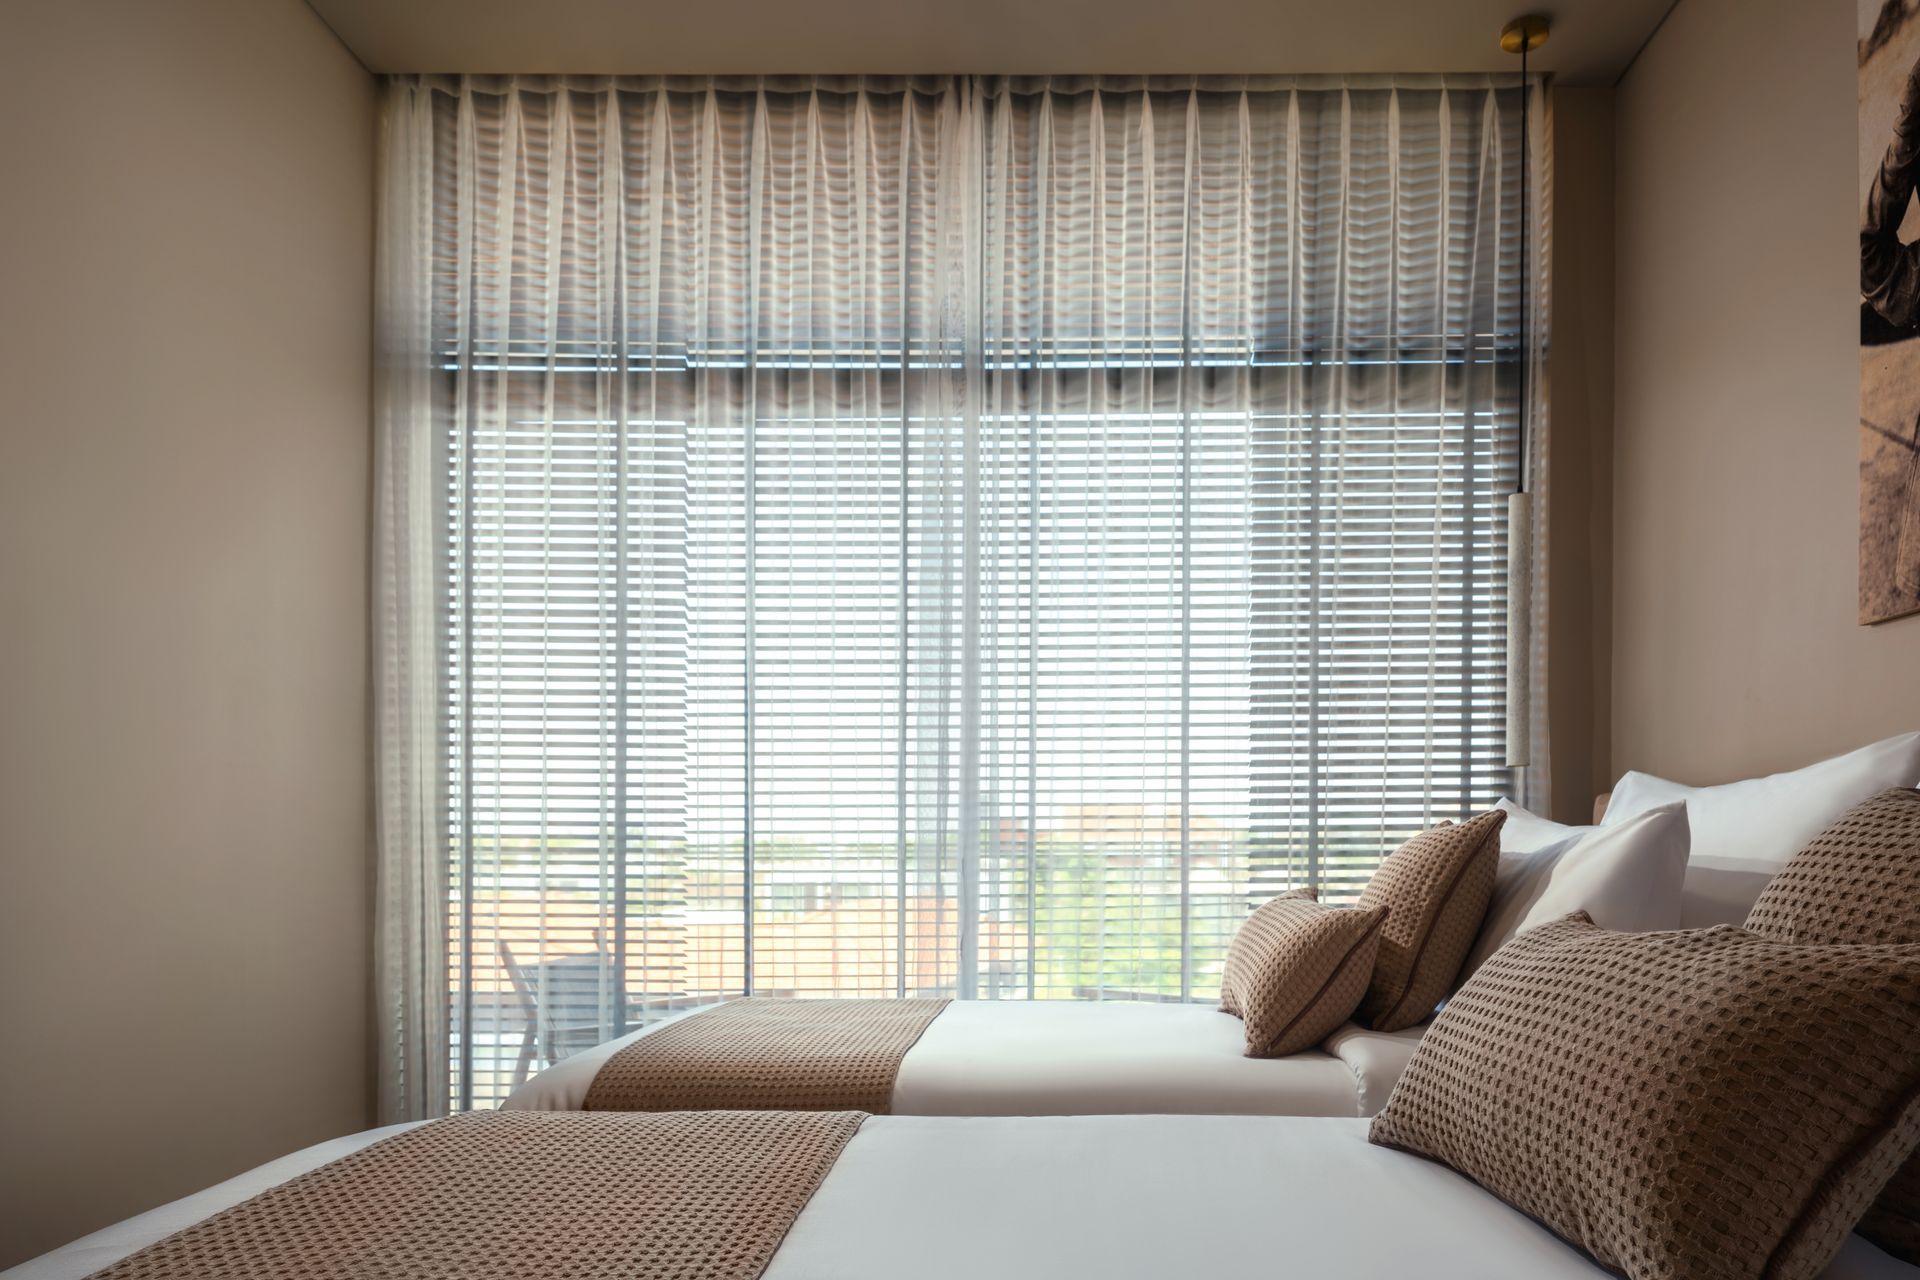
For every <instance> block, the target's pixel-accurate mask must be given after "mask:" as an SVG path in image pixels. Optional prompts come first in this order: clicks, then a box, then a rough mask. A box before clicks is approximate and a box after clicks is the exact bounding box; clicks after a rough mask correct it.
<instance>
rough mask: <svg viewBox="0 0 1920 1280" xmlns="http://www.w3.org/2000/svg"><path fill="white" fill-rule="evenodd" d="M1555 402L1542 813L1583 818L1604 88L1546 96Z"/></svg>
mask: <svg viewBox="0 0 1920 1280" xmlns="http://www.w3.org/2000/svg"><path fill="white" fill-rule="evenodd" d="M1552 190H1553V208H1552V227H1553V254H1552V273H1553V274H1552V280H1551V290H1552V297H1553V324H1552V335H1553V341H1552V346H1551V348H1550V351H1551V355H1550V357H1549V360H1548V365H1547V377H1548V382H1549V392H1550V395H1551V397H1552V404H1553V415H1552V416H1553V423H1552V432H1551V434H1552V447H1551V451H1550V453H1549V483H1548V490H1549V493H1550V495H1551V500H1550V502H1549V503H1548V507H1547V510H1548V511H1549V513H1550V520H1551V531H1550V537H1549V539H1548V546H1549V547H1550V549H1551V550H1550V558H1549V562H1548V583H1549V589H1548V613H1547V617H1548V624H1547V625H1548V652H1549V653H1550V654H1551V655H1552V663H1551V668H1550V675H1549V680H1548V687H1547V698H1548V704H1547V712H1548V724H1549V725H1550V728H1551V734H1552V739H1553V758H1552V770H1553V772H1552V777H1553V795H1552V813H1553V816H1554V817H1556V818H1558V819H1559V820H1560V821H1562V822H1586V821H1587V820H1588V815H1590V814H1591V813H1592V811H1593V797H1594V794H1595V793H1596V792H1598V791H1602V790H1605V789H1606V787H1607V786H1608V785H1609V782H1610V780H1611V779H1610V776H1609V775H1608V772H1607V766H1608V752H1609V745H1608V721H1607V714H1606V712H1607V702H1608V675H1609V672H1608V651H1609V647H1610V646H1609V635H1608V625H1609V621H1608V597H1609V581H1610V575H1611V564H1612V559H1613V543H1612V537H1613V532H1612V530H1613V508H1612V498H1611V490H1610V489H1609V481H1610V477H1611V475H1612V468H1611V466H1610V465H1609V457H1610V455H1611V453H1612V449H1613V235H1614V226H1613V91H1612V90H1610V89H1566V88H1560V89H1556V90H1555V91H1554V95H1553V188H1552Z"/></svg>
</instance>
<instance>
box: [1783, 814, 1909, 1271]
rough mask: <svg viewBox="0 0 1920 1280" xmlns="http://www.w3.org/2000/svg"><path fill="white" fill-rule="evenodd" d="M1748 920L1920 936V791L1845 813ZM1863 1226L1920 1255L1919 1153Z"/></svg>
mask: <svg viewBox="0 0 1920 1280" xmlns="http://www.w3.org/2000/svg"><path fill="white" fill-rule="evenodd" d="M1747 928H1748V929H1750V930H1751V931H1753V932H1754V933H1757V934H1759V935H1760V936H1761V937H1763V938H1774V939H1777V940H1779V941H1781V942H1810V943H1819V942H1829V943H1842V944H1844V943H1859V942H1881V943H1920V791H1914V790H1911V789H1910V788H1907V787H1895V788H1893V789H1892V790H1891V791H1882V792H1881V793H1880V794H1879V795H1877V796H1874V797H1873V798H1872V799H1871V800H1866V801H1863V802H1861V803H1860V804H1858V805H1855V806H1854V807H1853V808H1852V809H1849V810H1848V811H1847V812H1846V813H1844V814H1842V815H1840V819H1839V821H1837V822H1835V823H1834V824H1833V825H1832V826H1831V827H1828V828H1827V829H1826V830H1825V831H1823V832H1821V833H1820V834H1819V835H1818V836H1815V837H1814V839H1813V842H1812V843H1811V844H1809V845H1808V846H1807V847H1806V848H1804V849H1802V850H1801V851H1800V852H1799V853H1797V854H1795V855H1794V857H1793V861H1791V862H1789V863H1788V864H1787V865H1786V866H1785V867H1784V868H1782V869H1781V872H1780V874H1779V875H1777V876H1775V877H1774V878H1773V880H1772V881H1771V882H1770V883H1769V884H1768V885H1767V888H1766V891H1765V892H1764V893H1762V894H1761V895H1760V901H1758V902H1756V903H1754V905H1753V911H1752V913H1751V914H1749V915H1748V916H1747ZM1860 1234H1861V1235H1863V1236H1865V1237H1867V1239H1869V1240H1871V1241H1873V1242H1874V1243H1875V1244H1877V1245H1879V1246H1880V1247H1881V1248H1882V1249H1885V1250H1886V1251H1887V1252H1888V1253H1891V1254H1894V1255H1895V1256H1897V1257H1901V1258H1904V1259H1906V1260H1907V1261H1908V1262H1913V1263H1920V1156H1916V1157H1915V1158H1913V1159H1911V1160H1909V1161H1907V1163H1906V1164H1905V1165H1903V1166H1901V1169H1900V1172H1898V1173H1896V1174H1894V1175H1893V1180H1892V1181H1891V1182H1889V1183H1887V1187H1886V1190H1884V1191H1882V1192H1881V1193H1880V1198H1879V1199H1878V1200H1876V1201H1874V1204H1873V1208H1871V1209H1869V1210H1868V1211H1867V1216H1866V1217H1865V1218H1863V1219H1861V1222H1860Z"/></svg>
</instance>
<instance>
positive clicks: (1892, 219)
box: [1857, 0, 1920, 623]
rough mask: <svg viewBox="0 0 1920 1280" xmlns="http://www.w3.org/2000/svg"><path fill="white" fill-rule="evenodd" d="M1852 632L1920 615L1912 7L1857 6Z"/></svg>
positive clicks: (1919, 286) (1918, 220)
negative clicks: (1856, 599) (1856, 530)
mask: <svg viewBox="0 0 1920 1280" xmlns="http://www.w3.org/2000/svg"><path fill="white" fill-rule="evenodd" d="M1857 2H1858V4H1859V44H1858V52H1859V62H1860V185H1859V187H1858V190H1859V192H1860V193H1861V202H1860V208H1861V213H1860V621H1861V622H1863V623H1872V622H1885V621H1887V620H1888V619H1889V618H1898V617H1901V616H1903V615H1905V614H1910V613H1916V612H1920V213H1916V212H1915V210H1916V201H1915V199H1914V188H1915V182H1916V179H1920V17H1917V16H1916V15H1917V14H1920V0H1857Z"/></svg>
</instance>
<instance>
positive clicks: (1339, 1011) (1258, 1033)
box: [1220, 889, 1387, 1058]
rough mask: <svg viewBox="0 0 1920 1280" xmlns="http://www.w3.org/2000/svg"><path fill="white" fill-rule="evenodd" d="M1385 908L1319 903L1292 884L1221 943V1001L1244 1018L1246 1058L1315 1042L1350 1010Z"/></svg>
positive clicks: (1363, 983) (1362, 988) (1363, 988)
mask: <svg viewBox="0 0 1920 1280" xmlns="http://www.w3.org/2000/svg"><path fill="white" fill-rule="evenodd" d="M1386 918H1387V909H1386V908H1385V907H1374V908H1372V909H1371V910H1366V911H1361V910H1356V909H1352V908H1344V909H1343V908H1339V907H1323V906H1321V905H1320V904H1319V903H1318V902H1316V901H1315V900H1314V893H1313V890H1312V889H1295V890H1293V891H1292V892H1290V893H1283V894H1281V895H1280V896H1279V897H1277V898H1274V899H1272V900H1271V901H1268V902H1267V903H1265V904H1263V905H1262V906H1261V907H1260V909H1259V910H1258V911H1255V912H1254V913H1253V914H1252V915H1250V916H1248V917H1247V919H1246V923H1244V924H1242V925H1241V926H1240V932H1239V933H1237V934H1235V935H1234V938H1233V945H1232V946H1231V947H1229V948H1227V967H1226V972H1225V973H1224V974H1222V976H1221V979H1220V1007H1221V1008H1222V1009H1224V1010H1225V1011H1226V1012H1228V1013H1232V1014H1237V1015H1239V1017H1240V1020H1241V1021H1242V1022H1244V1023H1246V1030H1247V1056H1248V1057H1249V1058H1278V1057H1282V1056H1284V1055H1286V1054H1289V1053H1298V1052H1300V1051H1301V1050H1302V1049H1310V1048H1312V1047H1313V1046H1314V1045H1316V1044H1319V1043H1320V1042H1321V1041H1322V1040H1325V1039H1326V1038H1327V1037H1328V1036H1330V1035H1332V1034H1333V1033H1334V1032H1335V1031H1337V1030H1338V1029H1339V1028H1340V1024H1341V1023H1343V1022H1345V1021H1346V1020H1347V1019H1348V1018H1351V1017H1352V1016H1353V1011H1354V1009H1356V1008H1357V1007H1358V1006H1359V1004H1360V997H1361V996H1363V995H1365V994H1366V993H1367V980H1368V979H1369V978H1371V977H1372V976H1373V958H1374V954H1375V953H1376V952H1378V951H1379V949H1380V923H1381V921H1383V920H1385V919H1386Z"/></svg>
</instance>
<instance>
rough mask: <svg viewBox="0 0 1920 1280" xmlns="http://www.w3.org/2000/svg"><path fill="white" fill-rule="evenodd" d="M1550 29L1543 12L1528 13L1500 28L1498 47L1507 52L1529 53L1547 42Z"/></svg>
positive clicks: (1550, 26)
mask: <svg viewBox="0 0 1920 1280" xmlns="http://www.w3.org/2000/svg"><path fill="white" fill-rule="evenodd" d="M1551 29H1552V24H1551V23H1550V22H1548V21H1547V17H1546V15H1545V14H1540V13H1529V14H1527V15H1526V16H1525V17H1523V18H1515V19H1514V20H1513V21H1512V22H1509V23H1508V24H1507V25H1506V26H1504V27H1502V28H1500V47H1501V48H1502V49H1505V50H1506V51H1507V52H1508V53H1529V52H1531V51H1533V50H1535V49H1538V48H1539V47H1540V46H1541V45H1543V44H1545V43H1546V42H1547V32H1548V31H1549V30H1551Z"/></svg>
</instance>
